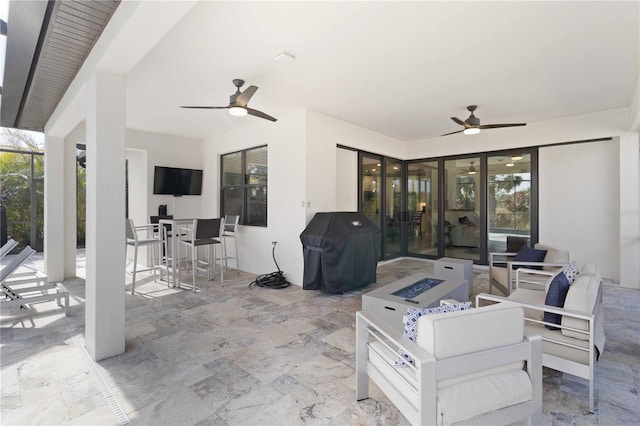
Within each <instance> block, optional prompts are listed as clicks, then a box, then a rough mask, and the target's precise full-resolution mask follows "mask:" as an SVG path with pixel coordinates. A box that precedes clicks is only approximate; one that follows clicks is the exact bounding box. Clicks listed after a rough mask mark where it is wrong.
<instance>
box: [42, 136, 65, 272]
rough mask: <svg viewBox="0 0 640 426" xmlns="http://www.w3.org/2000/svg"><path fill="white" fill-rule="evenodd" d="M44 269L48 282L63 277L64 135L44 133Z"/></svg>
mask: <svg viewBox="0 0 640 426" xmlns="http://www.w3.org/2000/svg"><path fill="white" fill-rule="evenodd" d="M44 270H45V273H46V274H47V278H48V279H49V282H53V281H62V280H63V279H64V138H59V137H53V136H50V135H45V145H44Z"/></svg>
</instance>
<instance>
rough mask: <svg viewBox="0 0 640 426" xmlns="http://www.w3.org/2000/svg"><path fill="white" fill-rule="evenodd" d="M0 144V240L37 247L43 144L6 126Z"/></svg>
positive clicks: (39, 243) (40, 233)
mask: <svg viewBox="0 0 640 426" xmlns="http://www.w3.org/2000/svg"><path fill="white" fill-rule="evenodd" d="M0 145H2V148H3V150H2V151H0V188H1V191H0V209H1V215H2V224H1V228H2V235H1V237H2V241H1V243H3V244H4V242H5V241H6V239H7V237H11V238H13V239H14V240H16V241H18V242H19V243H20V244H19V246H18V248H21V247H23V246H24V245H26V244H29V245H31V246H32V247H34V248H37V249H40V248H41V246H42V241H43V237H44V219H43V216H44V185H43V182H44V155H43V154H42V153H43V147H42V146H40V145H39V144H38V142H37V141H36V139H35V138H34V137H33V135H32V134H30V133H29V132H24V131H22V130H15V129H7V128H3V129H2V131H1V132H0ZM18 151H21V152H18ZM32 199H33V200H35V204H34V205H33V206H32ZM32 207H33V209H34V211H33V212H32ZM32 218H34V219H35V222H36V226H35V229H34V230H32V229H31V228H32V227H31V221H32Z"/></svg>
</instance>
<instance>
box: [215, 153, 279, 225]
mask: <svg viewBox="0 0 640 426" xmlns="http://www.w3.org/2000/svg"><path fill="white" fill-rule="evenodd" d="M220 163H221V167H220V170H221V173H222V177H221V179H220V181H221V183H222V185H221V209H220V211H221V214H222V215H238V216H240V223H241V224H242V225H253V226H267V171H268V167H267V147H266V146H261V147H257V148H251V149H247V150H244V151H238V152H232V153H230V154H226V155H223V156H222V157H221V159H220Z"/></svg>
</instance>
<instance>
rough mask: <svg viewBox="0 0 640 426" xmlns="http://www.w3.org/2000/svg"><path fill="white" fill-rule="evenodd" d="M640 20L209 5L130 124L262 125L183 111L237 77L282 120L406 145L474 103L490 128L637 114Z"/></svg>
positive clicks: (143, 68) (627, 8) (141, 96)
mask: <svg viewBox="0 0 640 426" xmlns="http://www.w3.org/2000/svg"><path fill="white" fill-rule="evenodd" d="M639 17H640V3H639V2H619V3H618V2H610V1H602V2H329V3H327V2H282V3H274V2H213V1H204V2H200V3H198V4H197V5H196V6H194V7H193V9H191V10H190V11H189V13H188V14H187V15H186V16H185V17H184V18H183V19H182V20H181V21H180V22H178V24H177V25H176V26H175V27H174V28H173V29H172V30H171V31H170V32H169V33H167V34H166V36H165V37H164V38H162V39H161V41H160V42H159V43H158V44H157V45H156V46H155V48H154V49H153V50H151V51H150V52H149V53H148V54H147V55H146V56H145V57H144V58H143V59H142V60H141V61H140V62H139V63H138V64H137V65H136V66H135V67H134V68H133V69H132V70H131V72H130V73H129V74H128V75H127V79H126V81H127V126H128V127H131V128H136V129H140V130H147V131H153V132H159V133H167V134H175V135H184V136H189V137H194V138H202V139H204V138H207V137H210V136H212V135H215V134H219V133H224V132H228V131H230V130H231V129H234V128H237V127H241V126H245V125H250V124H255V123H256V120H261V119H259V118H256V117H251V116H247V117H231V116H230V115H229V114H228V112H227V111H224V110H222V111H217V110H183V109H180V108H178V106H179V105H227V104H228V102H229V95H231V94H232V93H233V92H234V90H235V88H234V87H233V85H232V83H231V80H232V79H233V78H242V79H244V80H245V81H246V86H248V85H256V86H259V88H260V89H259V90H258V91H257V92H256V94H255V95H254V97H253V98H252V99H251V102H250V103H249V106H250V107H252V108H255V109H259V110H262V111H264V112H266V113H268V114H270V115H273V116H275V117H283V116H285V115H286V114H287V113H289V112H291V111H294V110H298V109H301V108H306V109H309V110H313V111H317V112H319V113H322V114H325V115H328V116H331V117H335V118H337V119H340V120H343V121H346V122H350V123H353V124H356V125H358V126H361V127H364V128H368V129H371V130H373V131H376V132H379V133H381V134H385V135H388V136H391V137H394V138H397V139H399V140H403V141H414V140H421V139H425V138H431V137H436V136H438V135H440V134H443V133H448V132H452V131H455V130H459V129H460V127H459V126H458V125H456V124H455V123H453V122H452V121H451V120H450V119H449V117H451V116H456V117H459V118H460V119H462V120H464V119H466V118H467V116H468V112H467V111H466V109H465V107H466V105H469V104H477V105H479V108H478V110H477V113H476V115H477V116H478V117H480V118H481V120H482V124H493V123H510V122H529V123H531V122H535V121H540V120H547V119H553V118H559V117H566V116H571V115H578V114H585V113H591V112H598V111H604V110H609V109H615V108H621V107H627V106H629V104H630V102H631V96H632V93H633V90H634V88H635V85H636V83H637V81H638V76H639V75H640V69H639V64H640V47H639V44H640V25H639V22H640V19H639ZM282 51H287V52H290V53H292V54H293V55H295V57H296V59H295V61H293V62H291V63H277V62H274V61H273V58H274V57H275V56H276V55H277V54H278V53H280V52H282ZM246 86H245V87H246ZM274 125H277V124H274ZM488 131H491V132H500V131H502V132H504V131H509V129H496V130H488ZM454 137H455V136H454Z"/></svg>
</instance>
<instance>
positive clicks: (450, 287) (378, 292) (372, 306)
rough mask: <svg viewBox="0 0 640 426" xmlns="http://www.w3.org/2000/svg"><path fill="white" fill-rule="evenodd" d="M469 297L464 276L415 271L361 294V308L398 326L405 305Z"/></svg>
mask: <svg viewBox="0 0 640 426" xmlns="http://www.w3.org/2000/svg"><path fill="white" fill-rule="evenodd" d="M468 298H469V290H468V283H467V280H464V279H448V278H445V277H440V276H436V275H427V274H414V275H410V276H408V277H406V278H403V279H401V280H398V281H395V282H392V283H391V284H387V285H385V286H383V287H380V288H377V289H375V290H372V291H370V292H368V293H365V294H363V295H362V310H363V311H364V312H367V313H370V314H372V315H375V316H376V317H377V318H380V319H382V320H383V321H385V322H386V323H388V324H389V325H391V326H392V327H394V328H397V329H399V330H402V329H403V324H402V316H403V315H405V314H406V313H407V308H432V307H434V306H439V305H440V300H443V299H455V300H457V301H459V302H466V301H467V299H468Z"/></svg>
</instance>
